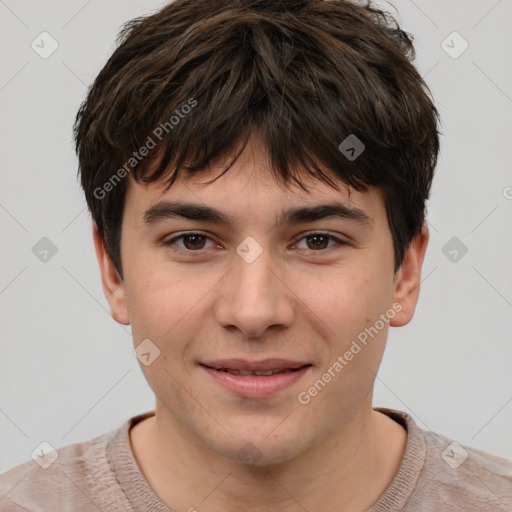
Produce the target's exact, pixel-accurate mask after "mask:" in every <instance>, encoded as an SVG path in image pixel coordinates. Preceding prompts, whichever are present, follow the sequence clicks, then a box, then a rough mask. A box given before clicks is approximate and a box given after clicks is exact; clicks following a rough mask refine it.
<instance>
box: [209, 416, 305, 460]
mask: <svg viewBox="0 0 512 512" xmlns="http://www.w3.org/2000/svg"><path fill="white" fill-rule="evenodd" d="M272 428H275V425H274V427H272ZM272 428H270V429H261V430H258V431H254V430H251V431H249V432H247V433H246V434H245V435H240V434H238V435H237V436H236V437H235V438H234V439H233V438H230V439H229V440H225V442H224V443H222V444H219V443H218V438H217V439H215V440H213V439H211V440H210V441H211V442H210V443H208V444H209V445H210V447H211V449H212V450H213V451H215V452H217V453H218V454H219V455H221V456H223V457H226V458H228V459H231V460H233V461H236V462H239V463H241V464H243V465H244V466H247V467H253V468H259V469H269V468H271V467H275V466H278V465H281V464H285V463H287V462H289V461H291V460H293V459H294V458H296V457H297V456H299V455H300V454H301V453H302V451H305V450H306V447H304V449H303V450H302V449H301V446H302V443H303V441H304V440H303V439H300V438H299V437H300V436H298V435H297V436H293V435H291V433H290V432H286V433H283V432H280V433H279V434H277V433H271V434H270V435H269V432H272ZM238 432H240V431H238ZM226 441H227V442H226Z"/></svg>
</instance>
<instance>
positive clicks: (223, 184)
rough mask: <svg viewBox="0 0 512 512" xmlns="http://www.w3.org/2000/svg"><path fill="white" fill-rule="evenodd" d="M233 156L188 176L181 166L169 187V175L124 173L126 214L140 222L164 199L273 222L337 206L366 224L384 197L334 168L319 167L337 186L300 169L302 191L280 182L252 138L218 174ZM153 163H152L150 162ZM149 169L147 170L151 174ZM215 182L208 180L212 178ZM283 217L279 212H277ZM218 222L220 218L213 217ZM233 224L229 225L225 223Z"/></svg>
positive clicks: (237, 217)
mask: <svg viewBox="0 0 512 512" xmlns="http://www.w3.org/2000/svg"><path fill="white" fill-rule="evenodd" d="M232 158H233V156H232V155H229V156H224V157H222V158H219V159H217V160H216V161H212V162H211V163H210V168H209V169H203V170H200V171H197V172H195V173H193V174H191V175H188V174H186V172H184V171H183V169H180V170H179V172H178V175H177V177H176V180H175V182H174V183H173V185H172V186H171V187H170V188H168V187H167V186H166V183H165V181H166V179H168V176H165V177H164V178H161V179H159V180H157V181H155V182H151V183H137V182H135V180H134V179H133V178H132V177H131V176H129V177H128V184H127V191H126V198H125V213H128V214H130V212H131V213H133V214H135V215H136V216H137V219H136V222H137V223H140V222H141V221H143V220H144V218H143V217H144V216H145V214H146V212H148V210H151V209H152V208H153V212H152V214H154V215H155V216H158V215H159V212H158V211H156V212H155V211H154V210H155V209H156V210H158V206H159V205H162V204H163V203H166V202H167V203H170V202H172V203H173V204H175V205H176V204H178V203H179V204H188V205H197V206H200V205H202V206H204V207H205V208H210V209H215V210H216V211H219V212H225V213H226V215H225V216H224V222H223V223H224V224H229V220H228V217H229V219H231V220H233V221H238V220H242V219H244V218H246V219H247V218H252V219H253V220H255V219H256V218H264V217H265V216H266V217H267V218H270V216H272V217H273V219H274V220H275V221H277V220H278V218H279V216H278V215H277V213H278V212H281V213H282V212H283V211H284V210H286V211H287V212H289V213H290V212H291V211H292V209H293V208H294V207H295V208H298V207H300V206H304V207H307V206H310V207H313V206H319V205H326V204H330V205H334V204H335V203H336V204H337V205H341V209H343V208H345V209H346V211H347V212H348V211H349V210H352V212H353V213H355V215H354V216H353V217H354V218H356V217H358V218H359V220H360V221H363V220H365V218H366V220H367V221H368V222H367V224H371V223H372V220H373V219H374V218H375V217H378V216H379V215H381V214H382V212H384V195H383V193H382V191H381V190H380V189H377V188H375V187H369V188H368V190H367V191H356V190H355V189H353V188H351V187H349V186H348V185H347V184H346V183H343V182H342V181H341V180H340V178H338V177H337V176H335V174H334V172H332V171H330V172H329V171H328V170H326V169H325V168H322V170H323V171H324V173H325V174H327V175H328V176H329V177H330V178H331V180H332V181H333V182H334V183H336V186H337V187H338V190H336V188H334V187H333V186H331V185H329V184H327V183H325V182H324V181H322V180H321V179H318V178H315V177H313V176H311V175H309V174H308V173H306V171H304V172H302V173H300V175H299V179H300V181H301V182H302V183H303V185H304V188H305V189H306V190H304V189H303V188H302V187H301V186H300V185H299V184H297V183H296V182H294V181H293V180H289V181H288V183H286V184H284V183H282V182H280V181H279V180H278V179H277V178H276V176H275V174H274V172H273V170H272V168H271V161H270V159H269V156H268V153H267V152H266V150H265V148H264V146H263V144H262V143H261V141H260V140H259V139H257V138H255V137H251V139H250V140H249V142H248V144H247V146H246V148H245V149H244V151H243V152H242V153H241V154H240V156H239V157H238V158H237V160H236V161H235V162H234V163H233V165H232V166H231V167H230V169H228V170H227V171H226V172H225V173H224V174H223V175H222V176H220V177H219V175H220V174H222V172H223V171H224V170H225V169H226V167H227V166H228V164H229V163H231V161H232ZM156 165H157V164H156V163H155V166H156ZM151 170H152V169H151V168H148V172H151ZM215 178H218V179H216V180H215V181H211V180H214V179H215ZM280 218H281V220H284V216H282V215H281V216H280ZM217 220H220V219H217ZM230 227H232V226H230Z"/></svg>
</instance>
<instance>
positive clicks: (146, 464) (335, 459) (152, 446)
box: [130, 400, 407, 512]
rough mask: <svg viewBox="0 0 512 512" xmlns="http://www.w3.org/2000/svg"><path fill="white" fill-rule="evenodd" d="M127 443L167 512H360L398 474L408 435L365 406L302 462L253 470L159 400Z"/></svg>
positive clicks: (307, 452) (388, 419) (300, 457)
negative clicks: (214, 447)
mask: <svg viewBox="0 0 512 512" xmlns="http://www.w3.org/2000/svg"><path fill="white" fill-rule="evenodd" d="M363 405H364V404H363ZM130 438H131V442H132V447H133V451H134V455H135V458H136V460H137V462H138V464H139V466H140V468H141V471H142V473H143V474H144V476H145V478H146V480H147V481H148V482H149V484H150V485H151V487H152V488H153V490H154V491H155V493H156V494H157V495H158V496H159V498H160V499H161V501H163V502H164V503H165V504H166V505H167V506H168V507H169V508H172V509H175V510H187V511H188V510H190V511H192V512H193V511H194V509H197V510H201V508H205V507H207V508H208V510H209V511H212V512H221V511H223V512H225V511H231V510H239V508H240V504H241V503H243V504H244V510H247V511H250V512H255V511H261V510H265V511H269V512H274V511H276V512H277V511H279V512H288V511H292V510H293V511H296V510H298V509H300V508H303V509H305V510H318V509H319V508H321V509H322V510H324V511H326V512H330V511H333V512H334V511H335V510H336V511H340V510H350V511H357V510H361V511H364V510H367V509H368V508H369V507H371V506H372V505H373V504H374V503H375V502H376V501H377V500H378V498H379V496H381V494H382V493H383V492H384V490H385V488H386V487H387V486H388V485H389V483H390V482H391V480H392V479H393V477H394V475H395V474H396V472H397V471H398V467H399V465H400V461H401V459H402V456H403V452H404V450H405V443H406V439H407V434H406V432H405V430H404V429H403V428H402V427H401V426H400V425H398V424H397V423H395V422H394V421H393V420H391V419H390V418H388V417H387V416H385V415H383V414H381V413H379V412H376V411H373V410H372V408H371V400H370V402H369V403H368V404H366V406H365V407H363V406H361V407H359V408H358V409H357V411H356V412H355V413H354V414H353V415H352V416H351V417H350V418H349V419H348V420H347V421H346V422H345V423H344V424H343V425H342V427H340V428H339V429H338V430H336V431H335V432H332V433H331V434H330V435H329V436H328V437H327V438H325V439H323V440H322V441H321V442H320V443H319V444H317V445H315V446H313V447H311V448H310V449H309V450H307V451H306V452H304V453H302V454H301V455H300V456H298V457H295V458H294V459H293V460H290V461H287V462H286V463H282V464H279V465H277V466H272V467H255V466H250V465H244V464H241V463H240V462H238V461H234V460H232V459H228V458H226V457H223V456H221V455H219V454H217V453H214V452H212V451H211V450H209V449H208V448H207V447H206V446H205V445H204V444H202V442H201V441H200V440H198V439H197V438H193V436H192V434H191V433H190V432H189V431H188V430H186V429H185V428H184V427H183V425H181V424H180V423H178V422H176V421H175V420H174V418H172V417H169V416H168V415H166V414H165V411H164V410H163V408H162V407H158V402H157V408H156V413H155V416H154V417H152V418H148V419H147V420H145V421H143V422H141V423H139V424H138V425H136V426H135V427H133V428H132V430H131V431H130ZM319 504H321V507H320V506H319Z"/></svg>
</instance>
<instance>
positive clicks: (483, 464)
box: [370, 408, 512, 512]
mask: <svg viewBox="0 0 512 512" xmlns="http://www.w3.org/2000/svg"><path fill="white" fill-rule="evenodd" d="M376 409H377V410H378V411H379V412H382V413H383V414H386V415H387V416H389V417H391V418H392V419H393V420H395V421H396V422H397V423H399V424H401V425H402V426H403V427H404V428H405V429H406V430H407V444H406V448H405V452H404V455H403V458H402V462H401V464H400V467H399V469H398V472H397V474H396V475H395V478H394V479H393V481H392V482H391V484H390V485H389V486H388V489H387V490H386V492H385V493H384V494H383V495H382V496H381V498H380V499H379V501H378V502H377V503H376V504H375V506H373V507H372V508H371V509H370V510H371V511H372V512H384V511H386V512H388V511H390V510H402V511H404V512H419V511H424V510H425V511H427V510H428V511H430V510H442V511H443V512H455V511H460V510H464V512H484V511H485V512H488V511H491V510H492V511H493V512H506V511H508V512H510V511H511V510H512V461H510V460H507V459H505V458H503V457H499V456H496V455H492V454H490V453H486V452H484V451H482V450H479V449H477V448H473V447H471V446H467V445H465V444H462V443H459V442H457V441H455V440H453V439H450V438H449V437H447V436H444V435H441V434H437V433H436V432H432V431H429V430H423V429H422V428H420V427H419V426H418V425H417V424H416V423H415V421H414V420H413V418H412V417H411V416H410V415H409V414H407V413H405V412H403V411H397V410H394V409H387V408H376Z"/></svg>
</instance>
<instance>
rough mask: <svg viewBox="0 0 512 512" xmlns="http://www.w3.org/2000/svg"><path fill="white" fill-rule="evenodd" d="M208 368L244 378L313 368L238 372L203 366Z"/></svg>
mask: <svg viewBox="0 0 512 512" xmlns="http://www.w3.org/2000/svg"><path fill="white" fill-rule="evenodd" d="M202 366H205V367H206V368H210V369H211V370H216V371H218V372H226V373H230V374H231V375H239V376H242V377H270V376H271V375H277V374H279V373H287V372H296V371H299V370H300V369H301V368H304V367H305V366H311V365H309V364H308V365H304V366H301V367H300V368H277V369H275V370H254V371H250V370H236V369H229V368H214V367H212V366H208V365H202Z"/></svg>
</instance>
